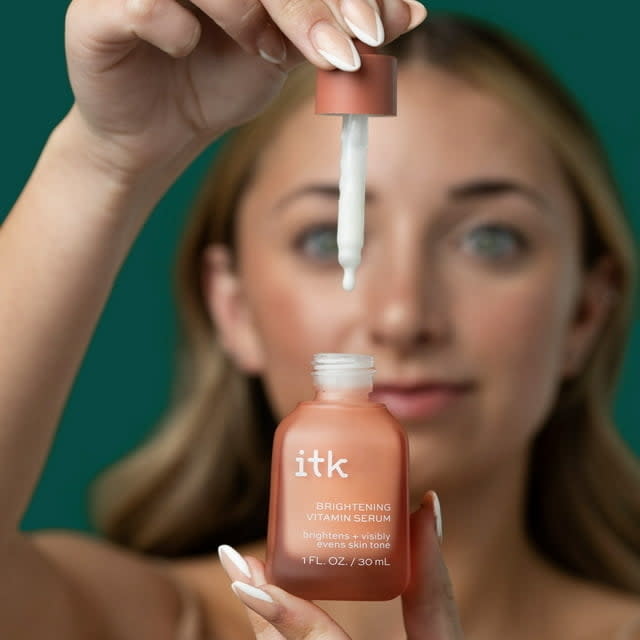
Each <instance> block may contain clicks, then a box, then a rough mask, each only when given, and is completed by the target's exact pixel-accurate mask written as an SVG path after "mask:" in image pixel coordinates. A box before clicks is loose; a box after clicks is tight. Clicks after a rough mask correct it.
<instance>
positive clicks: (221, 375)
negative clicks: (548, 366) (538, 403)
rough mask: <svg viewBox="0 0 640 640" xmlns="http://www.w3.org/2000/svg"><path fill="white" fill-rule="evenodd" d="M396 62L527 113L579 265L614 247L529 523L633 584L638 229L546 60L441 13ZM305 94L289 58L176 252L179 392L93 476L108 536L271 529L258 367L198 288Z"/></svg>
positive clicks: (569, 552)
mask: <svg viewBox="0 0 640 640" xmlns="http://www.w3.org/2000/svg"><path fill="white" fill-rule="evenodd" d="M387 50H388V51H389V52H390V53H391V54H393V55H396V56H397V57H398V59H399V62H400V64H401V65H402V64H405V63H407V62H410V61H422V62H425V63H428V64H431V65H435V66H437V67H439V68H442V69H443V70H446V71H448V72H450V73H452V74H454V75H455V76H457V77H460V78H461V79H463V80H465V81H467V82H469V83H471V84H473V85H474V86H476V87H478V88H480V89H482V90H484V91H487V92H490V93H491V94H493V95H495V96H496V97H498V98H500V99H501V100H504V101H505V102H506V103H508V104H510V105H511V106H512V107H513V108H514V109H516V110H517V111H518V112H519V113H520V114H521V115H522V117H523V118H525V119H527V120H528V121H529V122H531V123H532V124H533V125H534V126H535V127H536V128H537V130H538V131H539V133H540V135H541V136H542V137H543V139H545V140H546V141H547V143H548V145H549V147H550V148H551V149H552V150H553V151H554V152H555V154H556V156H557V158H558V159H559V161H560V163H561V165H562V167H563V170H564V172H565V174H566V178H567V180H568V182H569V184H570V185H571V187H572V188H573V190H574V193H575V197H576V199H577V201H578V202H579V204H580V205H581V208H582V214H583V225H582V226H583V246H584V251H583V255H584V264H583V266H584V268H585V269H588V268H590V267H592V266H593V265H594V264H595V263H596V261H597V260H598V258H600V257H602V256H604V255H609V256H611V258H612V259H613V261H614V263H615V267H616V276H617V287H618V289H617V302H616V304H615V306H614V307H613V308H612V311H611V313H610V316H609V318H608V322H607V326H606V328H605V330H604V331H603V332H602V334H601V336H600V339H599V342H598V343H597V345H596V347H595V348H594V350H593V351H592V353H591V354H590V357H589V359H588V361H587V362H586V364H585V366H584V369H583V371H582V372H581V373H580V374H579V375H578V376H576V377H575V378H573V379H572V380H568V381H565V382H563V383H562V386H561V388H560V390H559V394H558V397H557V401H556V404H555V406H554V408H553V410H552V411H551V413H550V415H549V416H548V418H547V420H546V422H545V424H544V425H543V427H542V429H541V431H540V433H539V436H538V437H537V439H536V441H535V443H534V446H533V449H532V452H531V462H530V465H531V466H530V474H529V478H530V483H529V491H528V502H527V513H526V518H527V528H528V531H529V533H530V535H531V537H532V539H533V540H534V541H535V543H536V544H537V545H538V547H539V548H540V549H541V550H542V551H543V552H544V553H545V554H546V555H547V556H548V557H549V558H550V559H551V560H553V561H554V562H555V563H557V564H558V565H559V566H561V567H563V568H564V569H565V570H567V571H570V572H572V573H574V574H576V575H580V576H584V577H587V578H590V579H593V580H597V581H599V582H602V583H605V584H608V585H611V586H614V587H619V588H622V589H625V590H628V591H631V592H635V593H640V465H638V462H637V460H636V459H635V458H634V456H633V455H632V453H631V452H630V450H629V449H628V448H627V447H626V446H625V445H624V443H623V442H622V440H621V438H620V436H619V434H618V432H617V430H616V428H615V426H614V424H613V423H612V420H611V416H610V411H611V404H612V396H613V391H614V388H615V382H616V378H617V376H618V374H619V369H620V365H621V361H622V357H623V355H624V348H625V344H626V340H627V336H628V332H629V329H630V323H631V314H632V308H633V293H634V290H635V274H636V265H635V256H634V247H633V242H632V240H631V233H630V229H629V226H628V224H627V222H626V221H625V217H624V214H623V210H622V207H621V204H620V201H619V198H618V196H617V193H616V188H615V185H614V182H613V180H612V178H611V175H610V174H609V171H608V168H607V164H606V161H605V159H604V158H605V156H604V153H603V151H602V149H601V148H600V145H599V143H598V141H597V138H596V136H595V135H594V133H593V132H592V129H591V127H590V126H589V124H588V123H587V122H586V120H585V118H584V116H583V115H582V114H581V112H580V111H579V110H578V108H577V107H576V106H575V105H574V103H573V102H572V101H571V99H570V98H569V97H568V96H567V95H566V94H565V92H564V91H563V90H562V89H561V88H560V87H559V85H558V84H557V83H556V82H555V81H554V80H553V79H552V78H551V76H550V75H549V73H548V72H547V71H546V70H544V69H543V68H542V67H541V66H540V64H539V63H538V62H537V61H536V60H535V59H534V58H533V57H532V56H531V54H529V53H528V52H527V51H525V50H523V49H522V48H521V47H520V46H519V45H517V44H515V43H514V42H513V41H512V40H511V39H510V38H508V37H506V36H505V35H503V34H501V33H499V32H498V31H497V30H495V29H494V28H492V27H488V26H486V25H483V24H480V23H478V22H476V21H475V20H472V19H469V18H463V17H454V16H444V15H436V16H434V17H431V18H430V19H429V20H427V21H426V22H425V23H424V24H423V25H422V26H421V27H419V28H418V29H416V30H415V31H413V32H411V33H410V34H408V35H406V36H403V37H402V38H400V39H399V40H397V41H396V42H394V43H392V44H391V45H389V46H388V47H387ZM312 94H313V72H312V69H310V68H309V67H302V68H300V69H298V70H297V71H296V72H295V73H294V74H292V76H291V78H290V79H289V81H288V82H287V85H286V87H285V89H284V90H283V92H282V94H281V96H280V97H279V98H278V99H277V101H276V102H275V103H274V104H273V105H272V106H271V107H270V108H269V109H268V110H267V111H266V112H265V113H264V114H263V115H261V116H260V117H259V118H258V119H256V120H255V121H253V122H251V123H249V124H247V125H244V126H243V127H241V128H239V129H238V130H237V131H236V132H235V133H234V134H233V135H232V137H231V138H230V140H229V141H228V143H227V145H226V147H225V148H224V150H223V151H222V153H221V154H220V155H219V157H218V160H217V163H216V164H215V167H214V169H213V171H212V174H211V175H210V176H209V178H208V179H207V181H206V184H205V185H204V188H203V190H202V193H201V195H200V198H199V200H198V202H197V205H196V207H195V212H194V216H193V218H192V220H191V223H190V226H189V228H188V230H187V233H186V235H185V238H184V242H183V245H182V251H181V255H180V260H179V265H178V282H177V292H178V302H179V307H180V311H181V320H182V334H181V340H182V341H181V344H180V352H179V354H180V359H179V366H178V375H177V384H176V388H175V394H174V399H173V404H172V406H171V409H170V411H169V412H168V414H167V416H166V418H165V420H164V421H163V423H162V424H161V425H160V426H159V428H158V430H157V431H156V432H155V434H154V435H153V436H152V437H151V438H150V440H149V441H148V442H147V443H146V444H144V446H142V447H141V448H140V449H138V450H137V451H134V452H133V453H132V454H130V455H129V456H128V457H127V458H125V459H124V460H123V461H121V462H119V463H117V464H116V465H115V466H114V467H113V468H112V469H109V470H108V471H107V472H106V473H105V474H104V476H103V477H102V478H100V479H99V482H98V484H97V486H96V491H95V493H94V498H95V503H94V504H95V514H96V519H97V522H98V525H99V528H101V529H102V530H103V531H104V532H105V534H106V535H107V536H108V537H110V538H112V539H114V540H116V541H118V542H120V543H123V544H125V545H128V546H130V547H133V548H136V549H139V550H143V551H147V552H152V553H159V554H164V555H180V554H187V553H198V552H208V551H211V550H212V549H213V548H215V546H216V545H217V544H218V543H220V542H222V541H224V542H231V543H235V544H240V543H242V542H245V541H250V540H255V539H259V538H261V537H264V535H265V531H266V514H267V487H268V472H269V458H270V447H271V436H272V433H273V429H274V420H273V417H272V415H271V413H270V410H269V407H268V402H267V401H266V398H265V396H264V392H263V390H262V386H261V383H260V381H259V380H255V379H247V378H246V377H245V376H243V375H242V374H241V373H240V372H239V371H238V370H237V369H236V368H234V366H233V364H232V363H231V362H230V361H229V359H228V358H227V357H226V356H225V354H224V352H223V350H222V349H221V347H220V344H219V343H218V342H217V341H216V338H215V328H214V327H213V326H211V321H210V318H209V314H208V312H207V309H206V305H205V301H204V299H203V294H202V288H201V286H200V284H201V283H200V278H201V268H202V267H201V262H202V252H203V250H204V248H205V247H206V246H207V245H208V244H210V243H224V244H227V245H228V246H230V247H232V248H233V244H234V213H235V210H236V208H237V204H238V201H239V199H240V198H241V196H242V194H243V192H244V190H245V189H246V188H247V185H249V184H250V182H251V179H252V173H253V171H254V169H255V166H256V158H257V157H258V156H259V154H260V151H261V150H262V149H263V148H264V147H265V145H267V144H268V143H269V142H270V141H271V140H273V139H274V138H275V137H276V135H277V132H278V129H279V127H280V125H281V123H282V122H283V120H284V118H285V117H286V116H287V114H289V113H290V112H291V111H292V110H293V109H295V108H296V107H298V106H300V105H301V104H302V103H303V102H305V101H307V100H309V99H310V97H311V96H312Z"/></svg>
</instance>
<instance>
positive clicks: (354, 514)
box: [266, 354, 409, 600]
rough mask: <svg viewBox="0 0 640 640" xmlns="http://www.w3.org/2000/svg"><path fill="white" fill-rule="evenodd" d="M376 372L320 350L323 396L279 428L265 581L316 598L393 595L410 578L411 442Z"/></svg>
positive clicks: (365, 360)
mask: <svg viewBox="0 0 640 640" xmlns="http://www.w3.org/2000/svg"><path fill="white" fill-rule="evenodd" d="M373 374H374V370H373V358H372V357H370V356H363V355H349V354H317V355H316V356H315V357H314V360H313V377H314V382H315V387H316V395H315V398H314V399H313V400H311V401H307V402H301V403H300V404H299V405H298V406H297V407H296V408H295V409H294V410H293V412H292V413H290V414H289V415H288V416H287V417H286V418H284V420H283V421H282V422H281V423H280V425H279V426H278V428H277V430H276V433H275V439H274V444H273V458H272V471H271V497H270V503H269V530H268V535H267V562H266V577H267V580H268V581H269V582H270V583H271V584H275V585H278V586H279V587H282V588H283V589H285V590H287V591H289V592H290V593H293V594H295V595H297V596H300V597H302V598H306V599H308V600H390V599H392V598H395V597H396V596H398V595H400V594H401V593H402V592H403V591H404V589H405V588H406V586H407V583H408V580H409V504H408V499H409V498H408V486H407V484H408V483H407V481H408V446H407V439H406V434H405V432H404V430H403V428H402V426H401V425H400V424H399V423H398V422H397V421H396V420H395V419H394V418H393V416H392V415H391V414H390V413H389V412H388V411H387V409H386V408H385V406H384V405H383V404H379V403H374V402H371V401H370V400H369V393H370V392H371V390H372V386H373Z"/></svg>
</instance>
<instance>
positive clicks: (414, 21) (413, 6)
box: [404, 0, 427, 31]
mask: <svg viewBox="0 0 640 640" xmlns="http://www.w3.org/2000/svg"><path fill="white" fill-rule="evenodd" d="M404 1H405V2H406V3H407V6H408V7H409V10H410V11H411V18H410V19H409V25H408V26H407V31H410V30H411V29H414V28H415V27H417V26H418V25H419V24H420V23H421V22H424V19H425V18H426V17H427V8H426V7H425V6H424V5H423V4H422V2H418V1H417V0H404Z"/></svg>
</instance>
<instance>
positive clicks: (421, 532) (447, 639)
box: [402, 491, 462, 640]
mask: <svg viewBox="0 0 640 640" xmlns="http://www.w3.org/2000/svg"><path fill="white" fill-rule="evenodd" d="M441 534H442V516H441V514H440V503H439V501H438V496H437V495H436V494H435V492H433V491H429V492H428V493H427V494H426V495H425V497H424V499H423V501H422V505H421V507H420V509H418V510H417V511H416V512H415V513H413V514H411V581H410V583H409V586H408V588H407V590H406V591H405V593H404V594H403V595H402V609H403V614H404V622H405V629H406V631H407V638H408V640H462V629H461V627H460V620H459V616H458V611H457V607H456V604H455V600H454V596H453V587H452V585H451V580H450V578H449V572H448V571H447V567H446V565H445V563H444V559H443V557H442V553H441V550H440V541H439V537H441Z"/></svg>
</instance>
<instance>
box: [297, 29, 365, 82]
mask: <svg viewBox="0 0 640 640" xmlns="http://www.w3.org/2000/svg"><path fill="white" fill-rule="evenodd" d="M309 35H310V38H311V42H312V43H313V46H314V47H315V48H316V51H317V52H318V53H319V54H320V55H321V56H322V57H323V58H324V59H325V60H326V61H327V62H329V63H331V64H332V65H333V66H334V67H337V68H338V69H341V70H342V71H355V70H356V69H359V68H360V56H359V55H358V52H357V51H356V48H355V46H354V44H353V42H352V41H351V38H350V37H349V36H348V35H347V34H346V33H344V31H341V30H340V29H338V28H336V27H334V26H333V25H332V24H329V23H328V22H325V21H321V22H317V23H316V24H315V25H314V26H313V27H312V29H311V32H310V34H309Z"/></svg>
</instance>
